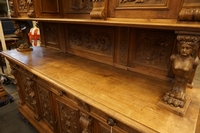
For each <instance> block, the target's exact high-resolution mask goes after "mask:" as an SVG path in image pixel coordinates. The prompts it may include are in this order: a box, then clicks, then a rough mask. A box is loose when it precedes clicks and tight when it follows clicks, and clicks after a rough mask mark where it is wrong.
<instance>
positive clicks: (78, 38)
mask: <svg viewBox="0 0 200 133" xmlns="http://www.w3.org/2000/svg"><path fill="white" fill-rule="evenodd" d="M69 38H70V45H74V46H78V47H84V48H86V49H90V50H97V51H111V38H110V36H109V35H108V34H107V33H105V32H99V33H96V34H93V33H91V32H90V31H89V30H86V31H85V32H84V33H81V32H79V31H77V30H75V29H73V30H70V32H69Z"/></svg>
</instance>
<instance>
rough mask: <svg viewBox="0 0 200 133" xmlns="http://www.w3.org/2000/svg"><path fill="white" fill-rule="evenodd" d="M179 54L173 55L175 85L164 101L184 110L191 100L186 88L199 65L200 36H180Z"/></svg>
mask: <svg viewBox="0 0 200 133" xmlns="http://www.w3.org/2000/svg"><path fill="white" fill-rule="evenodd" d="M177 40H178V43H177V48H178V53H177V54H172V55H171V57H170V59H171V61H172V69H173V72H174V74H175V83H174V86H173V88H172V90H171V91H170V92H168V93H166V94H165V96H164V97H163V101H164V102H166V103H167V104H170V105H173V106H175V107H181V108H183V107H184V105H185V103H186V102H187V101H188V100H189V99H188V97H187V95H186V86H187V83H188V80H189V79H190V77H191V74H192V72H193V71H194V68H196V67H197V65H198V63H199V57H198V56H197V54H196V53H197V52H198V49H199V41H200V37H199V36H198V35H178V36H177Z"/></svg>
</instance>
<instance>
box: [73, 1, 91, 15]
mask: <svg viewBox="0 0 200 133" xmlns="http://www.w3.org/2000/svg"><path fill="white" fill-rule="evenodd" d="M91 10H92V0H75V1H73V3H72V6H71V8H70V11H79V12H88V11H91Z"/></svg>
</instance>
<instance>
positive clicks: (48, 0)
mask: <svg viewBox="0 0 200 133" xmlns="http://www.w3.org/2000/svg"><path fill="white" fill-rule="evenodd" d="M34 4H35V10H36V14H37V17H47V18H61V17H62V7H61V0H34Z"/></svg>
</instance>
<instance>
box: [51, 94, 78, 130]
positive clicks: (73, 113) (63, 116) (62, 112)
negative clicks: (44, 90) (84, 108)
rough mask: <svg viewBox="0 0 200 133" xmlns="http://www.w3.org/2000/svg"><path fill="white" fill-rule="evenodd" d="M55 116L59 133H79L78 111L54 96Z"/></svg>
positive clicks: (70, 104)
mask: <svg viewBox="0 0 200 133" xmlns="http://www.w3.org/2000/svg"><path fill="white" fill-rule="evenodd" d="M54 105H55V106H56V107H55V108H56V116H57V120H58V124H57V125H59V127H58V128H59V132H60V133H81V125H80V123H79V118H80V110H79V109H78V108H76V107H75V106H73V105H72V103H69V102H68V101H66V100H63V99H61V98H60V97H58V96H56V95H55V104H54Z"/></svg>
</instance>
